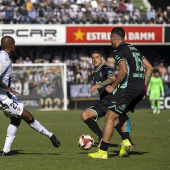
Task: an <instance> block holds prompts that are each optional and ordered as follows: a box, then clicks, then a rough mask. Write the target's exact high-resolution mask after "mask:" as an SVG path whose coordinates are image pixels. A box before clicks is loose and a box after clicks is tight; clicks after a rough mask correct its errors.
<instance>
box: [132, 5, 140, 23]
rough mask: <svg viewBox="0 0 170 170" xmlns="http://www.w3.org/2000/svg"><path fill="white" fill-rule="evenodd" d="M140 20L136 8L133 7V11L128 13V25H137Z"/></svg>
mask: <svg viewBox="0 0 170 170" xmlns="http://www.w3.org/2000/svg"><path fill="white" fill-rule="evenodd" d="M140 19H141V16H140V12H139V10H138V9H137V8H136V6H134V9H133V11H132V12H130V20H129V24H139V23H140Z"/></svg>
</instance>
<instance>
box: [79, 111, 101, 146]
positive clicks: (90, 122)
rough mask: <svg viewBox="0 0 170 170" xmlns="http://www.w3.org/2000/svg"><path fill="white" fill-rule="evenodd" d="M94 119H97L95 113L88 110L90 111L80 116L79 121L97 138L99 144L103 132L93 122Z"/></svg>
mask: <svg viewBox="0 0 170 170" xmlns="http://www.w3.org/2000/svg"><path fill="white" fill-rule="evenodd" d="M96 117H97V115H96V112H94V111H93V110H90V109H87V110H85V111H84V112H83V113H82V114H81V119H82V120H83V121H84V123H86V124H87V126H88V127H89V128H90V129H91V130H92V131H93V132H94V133H95V134H96V135H97V136H98V141H99V143H100V142H101V140H102V136H103V132H102V130H101V129H100V127H99V125H98V124H97V122H96V121H95V120H94V118H96ZM96 119H97V118H96Z"/></svg>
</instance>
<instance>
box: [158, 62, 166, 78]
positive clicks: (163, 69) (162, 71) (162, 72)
mask: <svg viewBox="0 0 170 170" xmlns="http://www.w3.org/2000/svg"><path fill="white" fill-rule="evenodd" d="M158 71H159V73H160V76H161V77H162V76H165V75H166V74H167V69H166V67H165V66H164V63H162V62H161V63H160V64H159V65H158Z"/></svg>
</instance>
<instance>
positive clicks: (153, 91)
mask: <svg viewBox="0 0 170 170" xmlns="http://www.w3.org/2000/svg"><path fill="white" fill-rule="evenodd" d="M147 95H149V100H150V102H151V106H152V108H153V113H154V114H155V113H157V114H160V97H161V95H162V96H164V95H165V93H164V86H163V82H162V79H161V78H160V77H159V71H158V70H154V72H153V76H152V77H151V79H150V81H149V85H148V90H147Z"/></svg>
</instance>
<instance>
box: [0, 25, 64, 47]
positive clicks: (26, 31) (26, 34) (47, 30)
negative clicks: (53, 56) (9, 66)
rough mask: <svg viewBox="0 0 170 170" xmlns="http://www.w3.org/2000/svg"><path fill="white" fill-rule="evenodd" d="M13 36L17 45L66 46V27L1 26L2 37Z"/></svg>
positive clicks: (0, 33)
mask: <svg viewBox="0 0 170 170" xmlns="http://www.w3.org/2000/svg"><path fill="white" fill-rule="evenodd" d="M4 35H9V36H12V37H13V38H14V39H15V41H16V45H61V44H65V43H66V42H65V40H66V31H65V26H61V25H23V24H21V25H0V37H2V36H4Z"/></svg>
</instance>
